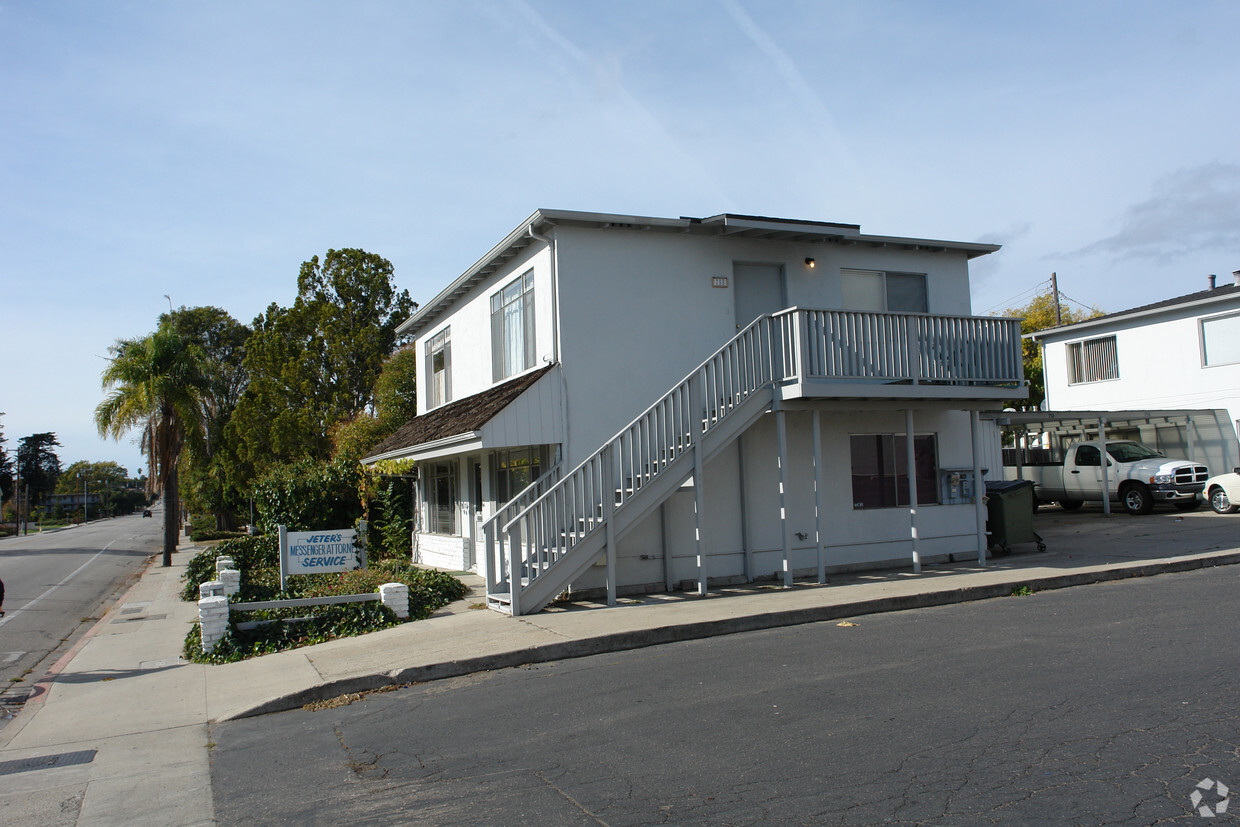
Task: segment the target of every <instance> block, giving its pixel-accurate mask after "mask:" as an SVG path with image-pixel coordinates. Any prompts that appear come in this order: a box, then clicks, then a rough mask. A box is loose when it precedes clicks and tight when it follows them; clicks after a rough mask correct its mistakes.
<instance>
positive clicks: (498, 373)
mask: <svg viewBox="0 0 1240 827" xmlns="http://www.w3.org/2000/svg"><path fill="white" fill-rule="evenodd" d="M532 367H534V271H533V270H531V271H530V272H528V273H526V274H525V275H524V276H521V277H520V278H519V279H516V280H515V281H513V282H511V283H510V284H508V286H506V287H505V288H504V289H503V290H500V291H499V292H498V293H495V294H494V295H493V296H491V374H492V376H491V378H492V379H494V380H495V381H496V382H498V381H500V380H501V379H507V378H508V377H509V376H515V375H517V374H518V373H520V372H521V371H523V370H528V369H529V368H532Z"/></svg>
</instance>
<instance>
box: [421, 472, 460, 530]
mask: <svg viewBox="0 0 1240 827" xmlns="http://www.w3.org/2000/svg"><path fill="white" fill-rule="evenodd" d="M426 482H427V486H426V506H427V511H428V512H429V515H428V516H429V518H430V524H431V525H430V529H431V533H432V534H456V533H457V530H456V464H455V463H452V462H437V463H435V464H434V465H432V466H431V467H430V473H429V474H427V480H426Z"/></svg>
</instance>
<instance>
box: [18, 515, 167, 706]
mask: <svg viewBox="0 0 1240 827" xmlns="http://www.w3.org/2000/svg"><path fill="white" fill-rule="evenodd" d="M160 523H161V520H160V517H159V513H158V512H157V516H156V517H154V518H150V519H144V518H142V517H140V516H137V515H134V516H126V517H117V518H114V519H108V520H99V521H97V522H92V523H87V524H86V525H81V526H76V527H74V528H69V529H64V530H60V531H51V532H44V533H41V534H39V533H34V534H28V535H26V536H24V537H8V538H5V539H3V540H0V578H3V580H4V585H5V597H4V610H5V616H4V617H3V618H0V706H3V708H4V711H5V713H6V714H5V715H4V716H3V717H0V722H2V721H4V720H7V719H8V718H9V717H11V711H12V709H13V708H14V707H15V706H19V705H20V703H21V702H22V700H24V698H25V696H26V695H27V694H28V693H29V691H30V688H31V687H32V686H33V684H34V682H35V681H36V680H38V679H39V678H40V677H42V675H43V673H44V672H46V671H47V669H48V667H49V666H51V664H52V663H53V662H54V661H55V658H56V657H58V656H59V654H60V653H61V652H63V651H64V650H65V649H67V648H68V647H69V646H70V645H71V644H72V642H73V640H74V639H75V638H76V636H77V635H79V634H82V633H84V632H85V631H86V630H87V629H89V628H90V626H91V624H93V623H94V622H95V621H97V620H98V619H99V618H100V617H101V616H102V615H103V612H104V610H105V609H106V608H107V606H108V605H109V601H110V600H111V599H112V598H113V597H114V596H115V595H116V594H117V592H118V590H119V589H120V588H121V587H122V586H124V585H125V584H126V583H128V582H129V581H130V580H131V579H132V578H134V577H136V576H137V575H138V574H139V573H140V572H141V569H142V564H143V563H144V562H145V561H146V560H147V558H148V557H149V556H150V555H151V554H154V553H155V552H156V551H158V550H159V543H160V538H161V530H160Z"/></svg>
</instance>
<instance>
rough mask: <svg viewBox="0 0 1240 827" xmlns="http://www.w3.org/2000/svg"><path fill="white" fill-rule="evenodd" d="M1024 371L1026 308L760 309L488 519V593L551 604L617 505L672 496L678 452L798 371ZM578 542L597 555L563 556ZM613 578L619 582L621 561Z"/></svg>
mask: <svg viewBox="0 0 1240 827" xmlns="http://www.w3.org/2000/svg"><path fill="white" fill-rule="evenodd" d="M1022 376H1023V364H1022V361H1021V351H1020V322H1019V320H1017V319H1002V318H995V317H954V316H953V317H945V316H926V315H921V314H898V313H860V312H850V311H838V310H802V309H798V308H791V309H789V310H785V311H782V312H780V313H776V314H773V315H770V316H760V317H759V318H757V319H755V320H754V321H753V322H752V323H751V324H750V325H749V326H748V327H746V328H745V329H744V330H742V331H741V332H739V333H738V334H736V336H735V337H733V339H732V340H731V341H729V342H728V343H727V344H726V345H724V346H723V347H722V348H720V349H719V350H718V351H716V352H715V353H714V354H712V355H711V356H710V357H709V358H708V359H706V361H704V362H703V363H702V364H701V365H699V366H698V367H697V368H695V369H694V370H693V371H692V372H691V373H690V374H689V375H688V376H686V377H685V378H684V379H683V380H681V381H680V382H679V383H677V384H676V385H675V386H674V387H673V388H672V389H671V390H669V391H668V392H667V393H666V394H664V395H663V396H662V397H661V398H660V399H659V400H658V401H656V402H655V403H654V404H653V405H651V406H650V407H649V408H647V409H646V410H645V411H644V412H642V413H641V414H640V415H639V416H638V417H637V418H636V419H634V420H633V421H632V422H630V423H629V424H628V425H627V426H625V428H623V429H622V430H621V431H620V432H619V433H618V434H616V435H615V436H614V437H612V438H611V439H610V440H608V441H607V443H605V444H604V445H603V446H602V447H601V448H599V449H598V450H597V451H595V452H594V453H593V454H591V455H590V456H589V457H587V458H586V459H585V460H584V461H583V462H582V463H581V464H579V465H578V466H577V467H576V468H574V469H573V470H572V471H570V472H568V473H567V474H565V475H564V476H563V477H561V478H560V479H558V480H555V481H554V484H550V485H547V484H546V480H545V478H544V479H542V480H539V481H538V482H537V483H535V486H539V485H540V484H541V485H542V486H544V488H543V490H538V489H536V488H535V486H531V487H530V488H527V489H526V490H525V491H523V492H521V494H520V495H518V497H517V498H515V499H514V500H513V501H512V502H510V503H508V504H507V505H505V506H504V507H503V508H501V509H500V510H499V511H497V512H496V514H495V515H493V516H492V517H491V519H489V520H487V521H486V522H485V523H484V524H483V534H484V538H485V544H486V556H487V559H486V565H487V593H488V600H489V602H491V603H492V605H497V604H498V605H497V607H499V606H502V605H503V604H507V608H508V610H509V611H511V613H512V614H514V615H519V614H522V613H523V612H531V611H537V610H538V609H540V608H541V607H542V606H543V605H545V604H546V602H547V601H548V600H550V599H551V598H553V597H554V596H555V594H556V593H558V592H559V591H560V590H562V589H563V588H566V587H567V586H568V585H569V584H570V583H571V582H572V581H573V579H575V578H576V577H578V576H580V574H581V572H582V571H584V570H585V568H588V567H589V565H591V564H592V563H593V559H594V558H595V557H596V555H597V553H598V552H599V551H600V550H602V548H604V547H605V546H606V544H607V543H611V544H614V543H615V539H616V538H615V530H614V526H613V525H612V524H613V523H614V521H615V514H616V513H617V512H618V511H620V510H622V509H625V508H626V507H627V506H628V505H629V504H630V503H631V502H632V501H633V500H635V499H637V498H638V497H641V496H642V495H643V493H644V492H645V491H646V490H647V489H648V488H652V487H654V488H657V489H658V490H659V491H660V492H661V496H662V497H666V496H667V495H668V494H669V493H670V490H674V489H668V487H667V485H666V480H665V479H661V478H662V477H663V476H664V475H666V474H667V472H668V471H669V470H670V469H671V467H672V466H673V465H674V464H676V465H677V466H678V468H679V472H678V473H679V474H680V478H681V479H683V478H684V477H685V476H687V475H688V474H690V473H692V460H689V461H688V463H687V464H685V463H678V460H681V459H682V458H686V457H690V456H691V455H692V453H693V449H694V446H695V444H697V443H698V442H700V441H702V440H703V439H706V438H707V437H709V436H710V435H711V433H712V431H714V430H715V429H717V428H719V427H720V425H721V423H723V422H724V421H725V420H727V419H728V417H729V415H730V414H731V413H732V412H734V411H735V410H736V409H738V408H739V407H741V406H742V405H744V404H745V403H746V402H747V401H750V400H751V397H753V395H754V394H755V393H757V392H759V391H761V390H763V389H767V388H773V387H775V386H777V385H780V384H782V383H785V382H787V381H790V380H794V379H799V380H806V379H809V380H826V381H837V380H839V381H845V382H847V381H853V382H856V381H870V382H875V381H876V382H885V383H911V384H920V383H950V384H965V385H995V384H1001V385H1006V384H1017V383H1019V382H1020V381H1021V379H1022ZM772 398H773V397H772ZM721 432H722V433H727V434H729V435H730V434H731V431H730V430H729V429H721ZM699 460H700V456H699ZM656 481H659V482H661V483H664V484H662V485H658V486H655V485H654V483H655V482H656ZM679 481H680V480H676V481H675V482H676V483H677V484H678V483H679ZM656 504H657V503H656ZM648 505H649V504H648ZM577 552H580V553H581V554H584V555H585V557H586V558H589V559H584V560H583V559H577V560H576V562H575V563H574V564H572V565H569V566H567V567H563V568H562V564H563V563H564V562H565V561H566V560H567V558H569V557H580V555H579V554H575V553H577ZM553 571H558V572H560V574H556V575H554V576H552V572H553ZM608 579H609V582H611V584H612V585H611V587H610V588H611V589H614V572H612V571H611V570H610V569H609V572H608ZM539 581H542V582H541V583H540V582H539ZM526 594H529V595H530V599H529V600H524V599H523V598H524V596H525V595H526ZM523 603H524V604H525V605H523Z"/></svg>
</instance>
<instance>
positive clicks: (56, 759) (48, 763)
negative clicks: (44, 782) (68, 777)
mask: <svg viewBox="0 0 1240 827" xmlns="http://www.w3.org/2000/svg"><path fill="white" fill-rule="evenodd" d="M96 752H98V750H93V749H84V750H81V751H79V752H61V753H57V754H56V755H39V756H36V757H34V758H19V759H18V760H16V761H0V775H12V774H13V773H17V772H30V771H31V770H50V769H53V768H54V767H72V766H74V765H75V764H89V763H90V762H91V761H94V760H95V753H96Z"/></svg>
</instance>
